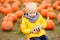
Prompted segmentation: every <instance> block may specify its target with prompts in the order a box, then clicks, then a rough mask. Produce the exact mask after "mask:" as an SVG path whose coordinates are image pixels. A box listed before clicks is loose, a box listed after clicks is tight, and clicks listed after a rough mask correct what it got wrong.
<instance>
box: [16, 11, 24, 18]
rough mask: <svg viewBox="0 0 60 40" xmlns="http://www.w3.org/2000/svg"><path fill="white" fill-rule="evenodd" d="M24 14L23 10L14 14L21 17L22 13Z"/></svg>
mask: <svg viewBox="0 0 60 40" xmlns="http://www.w3.org/2000/svg"><path fill="white" fill-rule="evenodd" d="M23 14H24V12H23V11H17V12H16V15H17V16H18V17H20V18H21V17H22V15H23Z"/></svg>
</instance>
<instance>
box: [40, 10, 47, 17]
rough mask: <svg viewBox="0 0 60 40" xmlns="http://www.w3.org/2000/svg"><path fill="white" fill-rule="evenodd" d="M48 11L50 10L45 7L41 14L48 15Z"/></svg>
mask: <svg viewBox="0 0 60 40" xmlns="http://www.w3.org/2000/svg"><path fill="white" fill-rule="evenodd" d="M47 13H48V10H47V9H43V10H42V11H41V15H42V16H43V17H47Z"/></svg>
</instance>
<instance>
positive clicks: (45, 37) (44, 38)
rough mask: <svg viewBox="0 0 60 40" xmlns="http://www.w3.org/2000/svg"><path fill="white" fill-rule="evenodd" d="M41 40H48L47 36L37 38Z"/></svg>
mask: <svg viewBox="0 0 60 40" xmlns="http://www.w3.org/2000/svg"><path fill="white" fill-rule="evenodd" d="M39 38H40V39H41V40H48V37H47V36H45V35H43V36H41V37H39Z"/></svg>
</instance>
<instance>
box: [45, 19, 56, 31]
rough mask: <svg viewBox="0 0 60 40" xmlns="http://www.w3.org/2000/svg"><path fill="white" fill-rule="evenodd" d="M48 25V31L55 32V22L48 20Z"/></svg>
mask: <svg viewBox="0 0 60 40" xmlns="http://www.w3.org/2000/svg"><path fill="white" fill-rule="evenodd" d="M46 23H47V27H46V30H53V29H54V27H55V24H54V22H53V21H52V20H50V19H47V20H46Z"/></svg>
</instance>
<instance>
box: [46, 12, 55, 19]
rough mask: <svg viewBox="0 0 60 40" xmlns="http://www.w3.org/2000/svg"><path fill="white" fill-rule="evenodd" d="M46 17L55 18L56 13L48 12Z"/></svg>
mask: <svg viewBox="0 0 60 40" xmlns="http://www.w3.org/2000/svg"><path fill="white" fill-rule="evenodd" d="M47 17H49V18H51V19H54V18H56V14H55V13H54V12H48V14H47Z"/></svg>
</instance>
